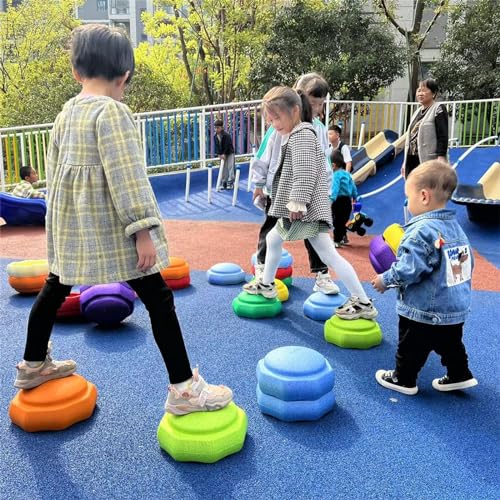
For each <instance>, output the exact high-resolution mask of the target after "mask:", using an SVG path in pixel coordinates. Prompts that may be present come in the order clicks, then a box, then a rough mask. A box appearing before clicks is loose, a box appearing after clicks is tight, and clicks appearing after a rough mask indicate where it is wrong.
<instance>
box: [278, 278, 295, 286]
mask: <svg viewBox="0 0 500 500" xmlns="http://www.w3.org/2000/svg"><path fill="white" fill-rule="evenodd" d="M280 281H282V282H283V284H285V285H286V286H287V288H290V287H291V286H292V283H293V278H292V277H291V276H288V278H283V279H282V280H280Z"/></svg>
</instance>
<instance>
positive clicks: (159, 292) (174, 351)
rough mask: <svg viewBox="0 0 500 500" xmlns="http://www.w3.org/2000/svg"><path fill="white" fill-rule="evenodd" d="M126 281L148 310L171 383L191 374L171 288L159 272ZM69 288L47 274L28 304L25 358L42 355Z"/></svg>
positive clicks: (38, 357) (41, 358) (40, 359)
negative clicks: (29, 308) (32, 302)
mask: <svg viewBox="0 0 500 500" xmlns="http://www.w3.org/2000/svg"><path fill="white" fill-rule="evenodd" d="M127 283H128V284H129V285H130V286H131V287H132V288H133V289H134V290H135V292H136V293H137V295H138V296H139V298H140V299H141V301H142V302H143V303H144V305H145V306H146V309H147V310H148V312H149V317H150V319H151V327H152V330H153V335H154V338H155V341H156V344H157V345H158V348H159V349H160V352H161V355H162V357H163V360H164V362H165V365H166V367H167V371H168V375H169V378H170V383H172V384H177V383H179V382H184V381H185V380H187V379H189V378H190V377H191V376H192V372H191V366H190V363H189V358H188V356H187V353H186V347H185V346H184V339H183V338H182V332H181V328H180V325H179V321H178V320H177V314H176V313H175V306H174V296H173V294H172V291H171V290H170V288H168V286H167V285H166V284H165V281H164V280H163V278H162V277H161V275H160V273H156V274H150V275H148V276H144V278H138V279H134V280H129V281H127ZM70 292H71V286H70V285H63V284H62V283H60V281H59V276H56V275H55V274H52V273H50V274H49V276H48V277H47V280H46V282H45V285H44V287H43V288H42V290H41V292H40V293H39V294H38V296H37V298H36V300H35V303H34V304H33V307H32V308H31V313H30V316H29V321H28V336H27V339H26V349H25V351H24V359H25V360H26V361H42V360H44V359H45V356H46V354H47V346H48V344H49V339H50V334H51V333H52V328H53V327H54V323H55V320H56V314H57V310H58V309H59V307H61V305H62V303H63V302H64V299H65V298H66V297H67V296H68V295H69V294H70Z"/></svg>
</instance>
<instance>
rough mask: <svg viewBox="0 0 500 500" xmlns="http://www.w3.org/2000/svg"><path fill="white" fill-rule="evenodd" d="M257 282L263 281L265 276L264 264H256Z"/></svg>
mask: <svg viewBox="0 0 500 500" xmlns="http://www.w3.org/2000/svg"><path fill="white" fill-rule="evenodd" d="M254 269H255V280H256V281H262V276H263V274H264V264H255V266H254Z"/></svg>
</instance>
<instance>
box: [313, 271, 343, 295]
mask: <svg viewBox="0 0 500 500" xmlns="http://www.w3.org/2000/svg"><path fill="white" fill-rule="evenodd" d="M313 291H314V292H321V293H324V294H325V295H336V294H337V293H339V292H340V288H339V287H338V286H337V285H336V284H335V282H334V281H333V280H332V277H331V276H330V273H329V272H328V271H327V272H323V271H320V272H319V273H317V274H316V281H315V283H314V287H313Z"/></svg>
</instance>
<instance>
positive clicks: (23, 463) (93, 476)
mask: <svg viewBox="0 0 500 500" xmlns="http://www.w3.org/2000/svg"><path fill="white" fill-rule="evenodd" d="M387 167H388V171H387V177H388V180H390V179H391V178H393V176H392V175H391V173H390V172H389V170H390V169H391V168H393V169H394V170H396V169H397V166H392V167H391V166H387ZM382 174H383V170H382V169H381V170H380V172H379V173H378V174H377V176H379V175H380V176H381V177H379V179H378V181H377V176H375V177H374V178H373V179H370V181H369V182H372V181H373V182H374V183H375V181H377V183H378V184H377V186H379V185H382V184H383V183H384V182H385V181H384V180H383V179H382ZM479 176H480V175H478V177H479ZM157 179H158V181H156V180H153V185H154V187H155V190H157V194H158V196H159V203H160V206H161V208H162V210H163V211H164V215H165V217H166V218H169V219H177V218H182V217H184V215H182V214H183V213H184V214H185V218H186V219H190V218H195V217H194V214H195V213H197V214H198V220H203V218H204V217H209V216H210V217H212V218H211V219H210V220H231V219H223V217H235V219H234V220H242V219H237V218H236V215H234V214H236V213H239V214H244V216H245V217H248V219H246V220H247V221H255V222H258V221H260V220H261V214H260V213H259V212H258V211H257V210H256V209H255V208H254V207H252V206H250V204H249V203H243V201H242V200H243V196H247V194H246V193H245V192H243V193H240V195H242V197H241V198H239V202H238V205H239V206H237V207H234V208H233V207H230V195H229V193H217V194H216V198H215V202H214V206H213V207H211V208H208V209H207V205H206V204H203V205H202V201H203V200H204V199H205V198H204V197H205V196H206V193H204V192H203V191H202V190H201V189H200V193H199V194H196V195H194V196H193V198H192V199H193V201H192V202H191V203H190V204H189V206H188V207H186V206H185V205H184V202H183V199H182V196H183V195H176V194H175V190H171V191H169V192H168V193H167V192H164V191H163V190H162V189H161V186H160V185H159V184H161V182H159V181H160V179H161V178H157ZM162 179H163V180H162V182H165V183H166V182H167V181H168V182H171V180H168V179H166V178H165V177H164V178H162ZM200 182H201V181H200ZM158 183H159V184H158ZM377 186H375V187H377ZM195 187H196V186H195ZM366 187H367V189H373V187H371V188H370V186H369V185H368V184H367V186H366ZM181 191H182V189H180V190H179V192H181ZM195 192H196V191H195ZM365 192H366V191H365ZM248 196H249V195H248ZM390 196H391V195H390ZM197 197H198V202H197V201H196V200H197ZM388 198H389V196H388ZM370 200H371V201H370V202H368V200H367V202H366V210H367V211H369V210H372V209H373V210H375V207H378V208H377V212H378V213H384V212H385V211H386V209H382V208H381V207H382V205H378V203H380V204H381V203H382V200H380V201H379V202H376V200H375V197H373V198H372V199H370ZM372 201H373V203H374V204H373V205H371V203H372ZM385 201H387V203H388V206H391V203H390V199H387V200H385ZM196 203H198V204H199V207H198V208H197V210H196V209H195V205H196ZM398 203H399V201H398V200H393V203H392V205H393V206H394V207H395V208H394V212H393V214H389V215H387V219H384V220H383V221H382V220H380V221H379V222H377V224H379V223H380V224H381V225H382V226H383V225H384V224H385V225H387V224H388V223H390V222H394V220H393V218H395V217H396V215H397V214H398V213H399V211H400V207H399V206H397V204H398ZM202 207H203V208H202ZM239 210H241V212H238V211H239ZM189 211H191V212H189ZM188 212H189V213H188ZM200 212H203V213H200ZM228 214H231V215H228ZM401 214H402V210H401ZM401 216H402V215H401ZM218 217H221V218H220V219H219V218H218ZM242 217H243V216H242ZM251 217H254V219H251ZM383 217H385V215H384V216H383ZM383 217H380V219H382V218H383ZM388 219H390V222H389V221H388ZM377 227H378V226H377ZM377 231H378V230H377V229H376V228H375V232H377ZM487 245H489V243H485V248H489V247H488V246H487ZM10 261H11V259H6V258H1V257H0V308H1V309H0V310H1V315H0V332H1V333H0V352H1V358H2V363H1V365H0V384H1V385H0V450H1V459H0V499H1V500H17V499H19V500H21V499H23V500H24V499H26V498H31V499H46V498H51V499H56V500H59V499H61V500H63V499H64V500H68V499H82V500H83V499H85V500H87V499H88V500H94V499H95V500H97V499H99V500H100V499H103V500H104V499H106V500H107V499H131V500H135V499H144V500H146V499H170V498H172V499H179V500H185V499H186V500H188V499H252V500H254V499H266V500H267V499H276V500H278V499H279V500H282V499H290V500H291V499H294V500H295V499H301V500H302V499H304V500H305V499H318V498H321V499H323V498H324V499H353V500H358V499H398V500H399V499H415V500H417V499H418V500H424V499H425V500H426V499H429V500H436V499H439V500H445V499H450V500H458V499H471V500H472V499H473V500H480V499H484V500H491V499H496V498H498V492H499V486H500V485H499V445H500V439H499V428H500V427H499V424H500V418H499V417H500V410H499V408H500V406H499V394H498V392H499V390H498V385H497V383H498V380H499V376H500V373H499V371H500V370H499V367H500V363H499V355H498V345H499V342H500V330H499V328H498V324H500V307H499V301H498V293H495V292H490V291H474V292H473V302H472V312H471V315H470V317H469V319H468V320H467V322H466V325H465V343H466V346H467V349H468V353H469V358H470V366H471V369H472V371H473V373H474V375H475V376H476V378H477V379H478V380H479V386H478V387H476V388H474V389H471V390H469V391H467V392H466V391H464V392H456V393H449V394H446V393H439V392H437V391H435V390H434V389H433V388H432V387H431V382H432V379H433V378H435V377H439V376H441V375H442V374H443V367H442V366H441V365H440V362H439V359H438V357H437V356H436V355H434V354H431V356H430V357H429V360H428V362H427V364H426V366H425V367H424V369H423V370H422V372H421V375H420V378H419V381H418V384H419V393H418V395H416V396H413V397H409V396H404V395H402V394H399V393H395V392H392V391H388V390H387V389H384V388H382V387H380V386H379V385H378V384H377V383H376V381H375V378H374V374H375V371H376V370H377V369H380V368H387V369H390V368H392V367H393V363H394V353H395V349H396V345H397V321H396V314H395V294H394V293H391V292H388V293H386V294H384V295H379V294H377V295H376V306H377V308H378V309H379V317H378V319H377V321H378V322H379V324H380V326H381V328H382V332H383V341H382V344H381V345H379V346H377V347H375V348H372V349H370V350H351V349H341V348H338V347H336V346H334V345H331V344H328V343H327V342H325V340H324V338H323V323H321V322H317V321H313V320H311V319H309V318H307V317H305V316H304V315H303V311H302V307H303V303H304V301H305V300H306V298H307V297H308V296H309V294H310V293H311V291H312V287H313V281H312V279H307V278H295V279H294V281H293V286H291V288H290V300H289V301H288V302H286V303H284V306H283V313H282V314H281V315H280V316H278V317H276V318H273V319H268V320H250V319H243V318H239V317H237V316H236V315H235V314H234V313H233V312H232V309H231V301H232V299H233V298H234V297H235V296H236V295H237V294H238V293H239V291H240V288H239V286H229V287H217V286H212V285H209V284H208V283H207V280H206V276H205V273H204V272H202V271H192V272H191V282H192V285H191V286H190V287H189V288H187V289H184V290H178V291H176V292H175V300H176V306H177V313H178V315H179V319H180V323H181V325H182V328H183V331H184V336H185V341H186V344H187V348H188V352H189V353H190V358H191V362H192V364H193V366H194V365H199V368H200V373H202V375H203V376H204V377H205V378H206V379H207V380H208V381H210V382H211V383H225V384H228V385H230V386H231V387H232V389H233V391H234V401H235V403H236V404H237V405H238V406H240V407H241V408H242V409H244V411H245V412H246V414H247V416H248V434H247V437H246V440H245V444H244V447H243V449H242V450H241V452H239V453H237V454H235V455H232V456H229V457H227V458H225V459H223V460H221V461H220V462H217V463H215V464H210V465H207V464H196V463H178V462H175V461H174V460H173V459H172V458H170V456H169V455H168V454H166V453H165V452H163V451H162V450H161V449H160V447H159V445H158V442H157V439H156V429H157V426H158V424H159V422H160V420H161V418H162V416H163V404H164V401H165V398H166V393H167V392H166V391H167V378H166V374H165V371H164V367H163V364H162V361H161V358H160V355H159V352H158V351H157V349H156V346H155V344H154V340H153V336H152V334H151V333H150V328H149V320H148V316H147V312H146V310H145V309H144V307H143V305H142V304H140V303H139V302H136V305H135V311H134V313H133V314H132V315H131V316H130V317H129V318H127V319H126V320H125V321H124V322H123V324H122V325H121V326H120V327H118V328H114V329H108V330H105V329H101V328H98V327H96V326H94V325H92V324H88V323H84V322H72V323H57V325H56V328H55V330H54V334H53V337H52V339H53V342H54V355H55V356H56V357H59V358H69V357H71V358H73V359H75V360H76V361H77V362H78V364H79V369H78V373H80V374H81V375H82V376H84V377H85V378H87V379H88V380H90V381H91V382H93V383H94V384H95V385H96V386H97V389H98V392H99V397H98V401H97V407H96V410H95V412H94V415H93V416H92V417H91V418H90V419H89V420H87V421H85V422H81V423H79V424H77V425H75V426H73V427H71V428H69V429H67V430H65V431H62V432H44V433H33V434H30V433H26V432H24V431H22V430H21V429H20V428H18V427H17V426H15V425H14V424H12V423H11V422H10V419H9V417H8V407H9V403H10V401H11V399H12V398H13V397H14V395H15V393H16V390H15V389H14V387H13V386H12V382H13V378H14V376H15V364H16V363H17V362H18V361H19V359H20V357H21V356H22V352H23V348H24V341H25V328H26V322H27V318H28V314H29V310H30V307H31V305H32V303H33V300H34V299H33V297H30V296H20V295H17V294H15V292H14V291H13V290H12V289H11V288H10V287H9V286H8V285H7V276H6V272H5V268H6V266H7V264H8V263H9V262H10ZM364 286H365V287H366V289H367V291H368V290H369V288H371V287H369V285H368V284H367V283H365V284H364ZM343 292H344V293H345V290H343ZM369 293H370V294H372V292H371V291H370V292H369ZM287 345H298V346H305V347H309V348H312V349H315V350H317V351H318V352H320V353H321V354H323V355H324V356H325V357H326V359H327V360H328V361H329V363H330V364H331V366H332V367H333V370H334V372H335V378H336V383H335V389H334V390H335V395H336V405H335V407H334V409H333V411H332V412H331V413H329V414H328V415H326V416H325V417H323V418H322V419H320V420H318V421H316V422H296V423H285V422H282V421H279V420H276V419H274V418H272V417H269V416H265V415H263V414H262V413H261V412H260V410H259V408H258V406H257V401H256V394H255V389H256V376H255V369H256V366H257V363H258V361H259V360H260V359H261V358H263V357H264V356H265V355H266V354H267V353H268V352H269V351H271V350H272V349H275V348H277V347H281V346H287Z"/></svg>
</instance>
